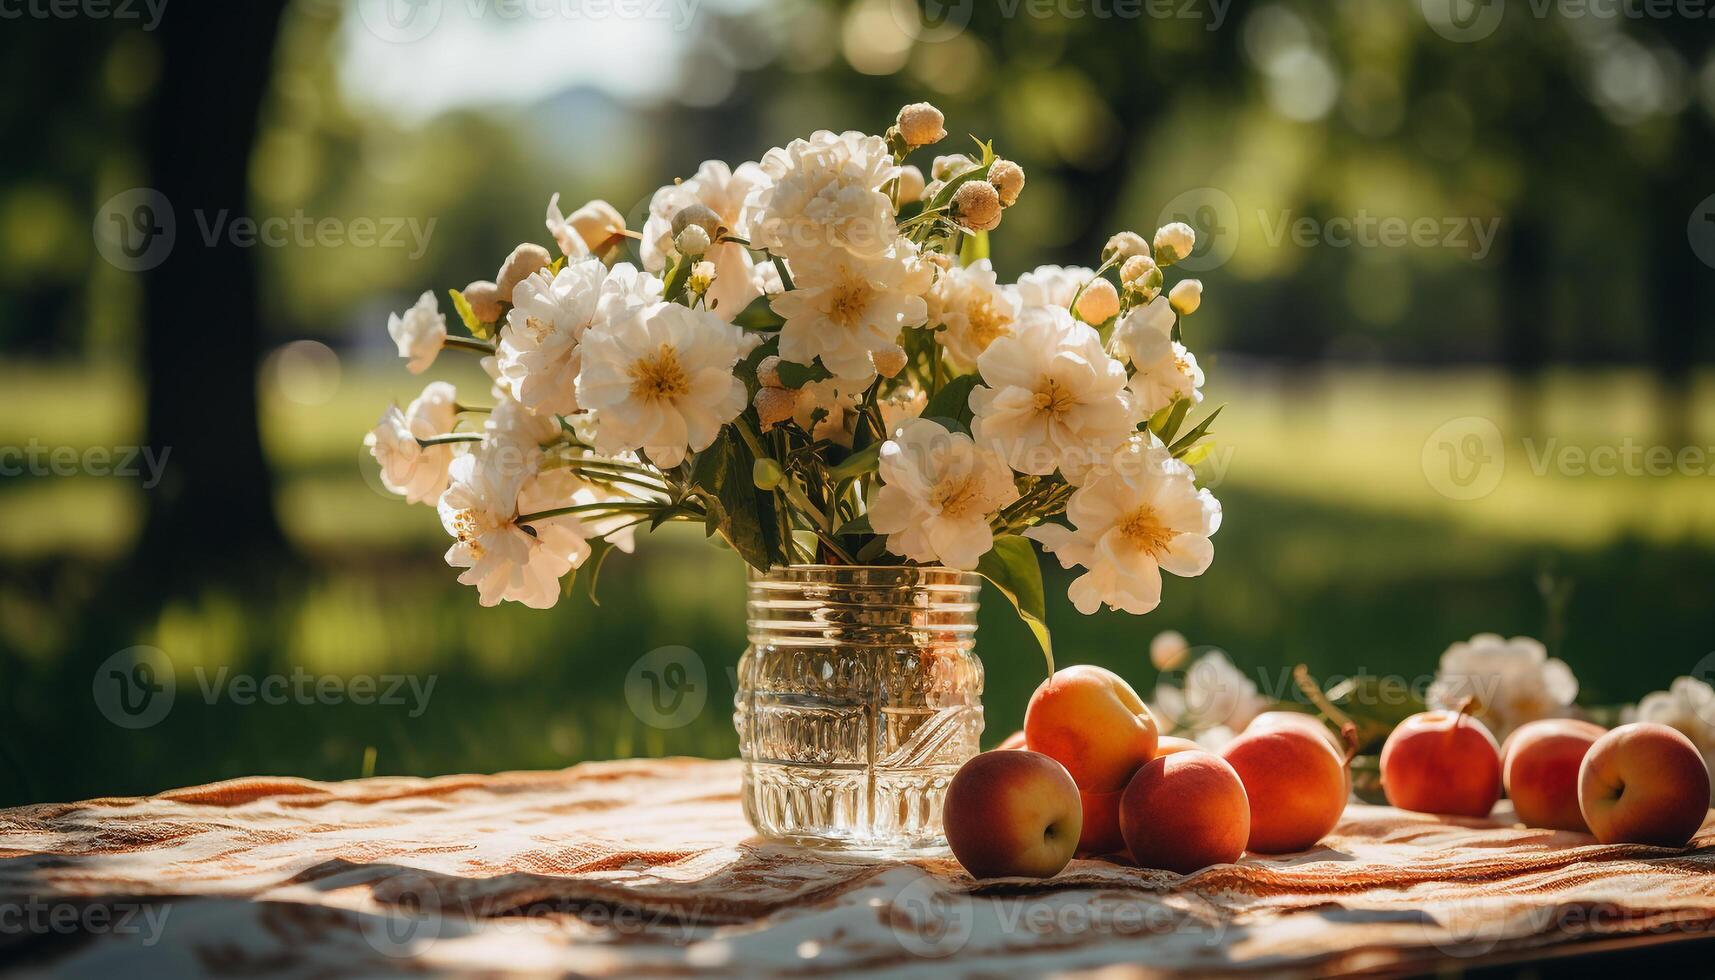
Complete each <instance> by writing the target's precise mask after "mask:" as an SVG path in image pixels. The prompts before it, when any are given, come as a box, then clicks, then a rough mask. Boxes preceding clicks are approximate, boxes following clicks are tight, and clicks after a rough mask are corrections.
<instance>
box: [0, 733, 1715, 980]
mask: <svg viewBox="0 0 1715 980" xmlns="http://www.w3.org/2000/svg"><path fill="white" fill-rule="evenodd" d="M739 779H740V775H739V766H738V764H737V763H736V762H730V761H705V760H695V759H653V760H634V761H622V762H606V763H590V764H585V765H580V766H576V767H573V768H570V769H566V770H562V771H554V772H516V773H501V774H498V775H490V776H444V777H438V778H431V779H417V778H403V777H384V778H374V779H362V780H354V781H351V782H344V783H318V782H311V781H308V780H302V779H293V778H280V777H263V776H259V777H252V778H245V779H236V780H231V781H227V782H222V783H215V784H212V785H208V786H200V787H195V788H190V789H181V790H175V791H171V792H166V793H161V794H158V795H155V796H149V797H141V798H112V799H97V800H89V801H85V802H81V803H61V804H38V805H33V806H24V807H18V808H14V809H11V810H4V811H0V969H6V970H15V971H21V972H25V973H39V974H41V975H50V974H51V975H54V976H79V975H87V976H101V977H108V976H115V975H122V976H126V977H137V976H157V975H159V976H176V977H180V976H182V977H188V976H201V975H216V974H219V975H228V976H230V975H234V974H237V975H246V974H255V973H269V974H277V975H287V976H300V975H304V976H307V975H315V976H325V977H343V976H356V975H363V976H374V975H378V974H391V973H399V974H419V975H420V974H423V973H425V972H428V973H433V972H448V973H469V972H472V971H490V970H515V971H522V972H530V973H540V974H560V973H566V972H572V973H577V974H588V975H624V976H638V975H651V976H659V975H664V974H672V975H705V974H706V975H715V976H718V975H733V976H747V977H749V976H762V975H773V974H794V975H805V974H818V973H835V972H846V971H863V972H873V973H879V974H899V975H923V974H935V975H943V974H949V975H958V974H1005V975H1009V976H1028V975H1034V974H1040V973H1047V972H1076V971H1080V970H1098V969H1103V968H1107V969H1109V970H1111V971H1113V972H1116V973H1122V974H1128V975H1129V974H1146V975H1161V974H1167V975H1171V974H1177V973H1191V972H1196V973H1207V972H1214V973H1222V974H1253V975H1258V976H1271V977H1272V976H1281V975H1286V976H1292V975H1311V974H1322V973H1327V972H1343V971H1367V972H1372V973H1379V974H1393V973H1417V972H1423V971H1432V970H1438V969H1445V968H1447V967H1449V966H1451V967H1454V968H1459V967H1467V966H1473V965H1481V964H1489V963H1496V962H1508V961H1512V960H1517V959H1519V958H1531V959H1535V958H1539V957H1552V956H1558V955H1564V954H1568V953H1585V952H1589V951H1595V950H1608V949H1612V948H1616V947H1617V948H1619V949H1622V950H1638V949H1656V948H1662V947H1666V946H1671V947H1672V948H1675V949H1677V950H1681V951H1684V950H1686V949H1688V948H1693V947H1686V946H1683V945H1681V944H1684V943H1694V944H1697V946H1696V947H1695V948H1700V949H1701V950H1702V954H1701V955H1704V956H1707V955H1708V951H1707V946H1706V945H1705V944H1701V943H1698V940H1700V939H1701V938H1702V937H1706V936H1708V935H1710V930H1711V926H1712V924H1715V874H1711V872H1712V871H1715V824H1711V823H1705V825H1704V828H1703V830H1702V831H1701V832H1700V834H1699V836H1698V837H1697V839H1696V840H1694V841H1693V842H1692V845H1691V846H1690V847H1689V848H1685V849H1675V850H1669V849H1663V848H1654V847H1645V846H1637V845H1601V844H1597V843H1595V842H1594V841H1593V840H1592V839H1591V838H1590V837H1588V836H1584V835H1580V834H1571V833H1564V832H1552V831H1542V830H1529V829H1523V828H1518V827H1514V826H1511V825H1509V823H1508V821H1507V819H1506V817H1507V815H1506V814H1505V813H1504V812H1501V813H1497V815H1496V819H1492V820H1465V819H1446V818H1438V817H1432V816H1427V815H1423V814H1414V813H1406V812H1402V811H1398V810H1394V809H1391V808H1388V807H1380V806H1368V805H1362V804H1353V805H1351V806H1350V807H1349V808H1348V810H1347V812H1346V815H1345V818H1344V819H1343V820H1342V821H1341V823H1340V825H1339V826H1338V827H1337V828H1336V830H1335V831H1334V833H1333V834H1332V835H1331V836H1329V837H1328V839H1327V840H1326V841H1324V843H1323V844H1322V846H1320V847H1318V848H1317V849H1316V850H1313V851H1310V852H1307V853H1303V854H1297V855H1291V856H1286V857H1280V858H1266V859H1264V858H1251V857H1247V858H1246V859H1245V860H1243V861H1242V862H1240V863H1239V864H1236V865H1221V866H1217V867H1213V868H1208V869H1205V870H1203V871H1201V872H1198V873H1196V874H1193V875H1189V876H1181V875H1177V874H1172V873H1169V872H1162V871H1149V870H1141V869H1137V868H1132V867H1127V866H1125V865H1122V864H1118V863H1112V862H1108V861H1100V860H1079V861H1074V862H1073V863H1072V864H1071V866H1069V867H1068V868H1067V869H1066V870H1065V871H1064V872H1062V873H1061V874H1060V875H1058V876H1057V877H1055V878H1053V879H1051V880H1047V881H1037V880H1028V879H1001V880H989V881H980V882H979V881H973V880H972V879H971V878H970V877H969V876H968V875H966V874H965V873H964V872H963V871H962V870H961V869H960V868H959V866H958V864H957V863H956V862H954V861H953V860H952V858H951V856H950V855H947V854H944V853H943V854H939V855H928V856H924V857H921V858H915V859H912V860H908V861H900V860H891V859H883V858H879V857H869V856H863V855H852V854H844V853H833V852H823V851H816V850H808V849H802V848H794V847H788V846H782V845H779V844H775V843H771V842H768V841H765V840H762V839H759V838H757V837H756V836H755V835H754V834H753V833H752V832H751V830H750V828H749V826H748V825H747V824H746V823H745V820H744V816H743V813H742V812H741V808H740V804H739Z"/></svg>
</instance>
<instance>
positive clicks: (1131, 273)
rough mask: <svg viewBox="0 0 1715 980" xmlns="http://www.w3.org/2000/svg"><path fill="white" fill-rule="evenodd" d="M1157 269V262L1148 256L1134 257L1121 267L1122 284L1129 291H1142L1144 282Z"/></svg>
mask: <svg viewBox="0 0 1715 980" xmlns="http://www.w3.org/2000/svg"><path fill="white" fill-rule="evenodd" d="M1155 269H1156V265H1155V260H1154V259H1152V258H1150V257H1149V256H1147V255H1134V256H1132V257H1131V258H1129V259H1126V260H1125V265H1122V266H1120V282H1122V283H1125V286H1126V288H1127V289H1134V288H1135V289H1142V288H1143V280H1144V279H1145V278H1147V277H1148V275H1149V274H1150V273H1151V272H1154V271H1155Z"/></svg>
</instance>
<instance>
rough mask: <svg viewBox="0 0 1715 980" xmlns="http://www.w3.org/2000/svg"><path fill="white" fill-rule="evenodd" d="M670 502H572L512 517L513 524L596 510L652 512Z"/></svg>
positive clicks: (618, 512) (622, 512)
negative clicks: (568, 505)
mask: <svg viewBox="0 0 1715 980" xmlns="http://www.w3.org/2000/svg"><path fill="white" fill-rule="evenodd" d="M670 506H672V505H671V504H649V503H641V502H634V503H625V502H621V501H617V500H611V501H601V502H598V503H593V504H573V505H571V506H570V507H551V508H549V509H548V510H538V511H535V512H533V513H529V514H519V515H518V516H517V517H516V518H514V519H513V523H514V524H528V523H530V522H531V521H545V520H547V519H548V518H550V517H570V516H572V515H574V514H589V513H594V512H596V511H613V512H614V513H616V514H624V513H638V514H652V513H655V512H657V511H660V510H662V509H663V508H666V507H670Z"/></svg>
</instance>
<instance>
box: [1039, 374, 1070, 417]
mask: <svg viewBox="0 0 1715 980" xmlns="http://www.w3.org/2000/svg"><path fill="white" fill-rule="evenodd" d="M1077 401H1078V397H1077V395H1075V394H1073V393H1072V390H1071V389H1070V388H1066V387H1063V386H1062V385H1061V384H1060V382H1058V381H1055V380H1054V379H1053V378H1049V379H1047V380H1046V381H1045V382H1044V383H1043V386H1042V388H1041V389H1040V390H1038V391H1037V392H1036V398H1035V402H1036V410H1037V411H1039V412H1047V413H1048V414H1050V415H1059V414H1061V413H1062V412H1065V411H1068V410H1070V409H1071V407H1072V406H1073V405H1075V404H1077Z"/></svg>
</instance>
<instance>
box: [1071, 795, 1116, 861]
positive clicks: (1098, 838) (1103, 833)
mask: <svg viewBox="0 0 1715 980" xmlns="http://www.w3.org/2000/svg"><path fill="white" fill-rule="evenodd" d="M1124 795H1125V791H1124V790H1121V791H1120V792H1118V793H1079V794H1078V798H1079V799H1080V800H1081V801H1082V802H1083V804H1084V831H1083V833H1082V834H1080V835H1079V836H1078V853H1079V854H1087V855H1092V856H1094V855H1102V854H1117V853H1119V852H1121V851H1123V850H1125V836H1124V835H1123V834H1121V833H1120V797H1121V796H1124Z"/></svg>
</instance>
